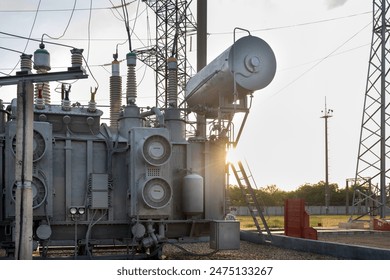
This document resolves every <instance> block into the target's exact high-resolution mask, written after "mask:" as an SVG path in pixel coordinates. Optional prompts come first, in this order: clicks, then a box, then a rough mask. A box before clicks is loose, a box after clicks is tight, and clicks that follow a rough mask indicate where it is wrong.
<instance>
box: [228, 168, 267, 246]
mask: <svg viewBox="0 0 390 280" xmlns="http://www.w3.org/2000/svg"><path fill="white" fill-rule="evenodd" d="M230 166H231V168H232V170H233V173H234V176H235V178H236V180H237V183H238V186H239V187H240V189H241V192H242V195H243V196H244V199H245V201H246V204H247V206H248V209H249V212H250V214H251V216H252V218H253V221H254V222H255V225H256V228H257V231H258V232H259V234H260V236H261V237H262V238H263V240H264V241H265V242H271V239H272V235H271V232H270V230H269V228H268V225H267V221H266V220H265V218H264V215H263V208H262V207H261V205H260V203H259V202H258V200H257V198H256V194H255V192H254V190H253V188H252V186H251V183H250V180H249V178H250V177H252V175H251V174H250V172H249V176H248V174H247V172H246V171H245V169H244V166H243V165H242V162H241V161H239V162H238V163H237V166H235V164H233V163H231V164H230ZM261 225H262V226H261ZM264 230H265V232H264Z"/></svg>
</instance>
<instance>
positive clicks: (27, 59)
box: [20, 54, 32, 71]
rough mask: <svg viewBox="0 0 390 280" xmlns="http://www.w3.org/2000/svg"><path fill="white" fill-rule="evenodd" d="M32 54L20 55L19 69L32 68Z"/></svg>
mask: <svg viewBox="0 0 390 280" xmlns="http://www.w3.org/2000/svg"><path fill="white" fill-rule="evenodd" d="M31 58H32V55H27V54H22V55H21V56H20V70H22V71H31V69H32V60H31Z"/></svg>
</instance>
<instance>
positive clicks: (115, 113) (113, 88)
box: [110, 59, 122, 129]
mask: <svg viewBox="0 0 390 280" xmlns="http://www.w3.org/2000/svg"><path fill="white" fill-rule="evenodd" d="M111 67H112V76H111V77H110V122H111V127H112V128H114V129H118V119H119V116H120V111H121V107H122V77H121V76H120V72H119V62H118V61H117V60H116V59H115V60H114V61H113V62H112V64H111Z"/></svg>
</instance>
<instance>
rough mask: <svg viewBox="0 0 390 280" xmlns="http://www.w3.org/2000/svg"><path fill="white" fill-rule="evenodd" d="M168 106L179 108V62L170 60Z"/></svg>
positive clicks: (174, 59) (172, 58) (173, 59)
mask: <svg viewBox="0 0 390 280" xmlns="http://www.w3.org/2000/svg"><path fill="white" fill-rule="evenodd" d="M167 101H168V105H169V106H170V107H174V108H176V107H177V60H176V58H174V57H170V58H168V100H167Z"/></svg>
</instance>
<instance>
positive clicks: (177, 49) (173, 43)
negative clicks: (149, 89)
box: [138, 0, 196, 108]
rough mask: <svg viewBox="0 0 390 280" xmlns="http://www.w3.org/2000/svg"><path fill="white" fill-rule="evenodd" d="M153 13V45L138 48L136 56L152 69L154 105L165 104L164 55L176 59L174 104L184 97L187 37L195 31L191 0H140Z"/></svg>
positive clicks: (187, 73) (161, 106)
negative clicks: (147, 47) (176, 99)
mask: <svg viewBox="0 0 390 280" xmlns="http://www.w3.org/2000/svg"><path fill="white" fill-rule="evenodd" d="M143 2H145V3H146V4H147V5H148V6H149V8H151V9H152V10H153V11H154V13H155V14H156V45H155V47H153V48H152V49H149V50H144V51H139V52H138V53H139V56H138V58H139V59H140V60H142V61H143V62H144V63H146V64H147V65H148V66H150V67H151V68H153V69H154V70H155V72H156V107H157V108H167V107H168V106H169V104H167V96H166V94H167V91H166V89H167V83H168V70H167V59H168V58H169V57H175V58H176V59H177V80H178V104H180V103H182V101H183V100H184V87H185V85H186V84H187V79H188V78H189V72H190V71H189V70H188V69H189V68H190V65H189V63H188V60H187V46H188V45H189V44H188V43H187V37H188V34H189V33H191V32H193V33H194V34H195V31H196V21H195V19H194V18H193V16H192V14H191V11H190V8H189V7H190V4H191V2H192V0H161V1H151V0H143Z"/></svg>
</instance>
